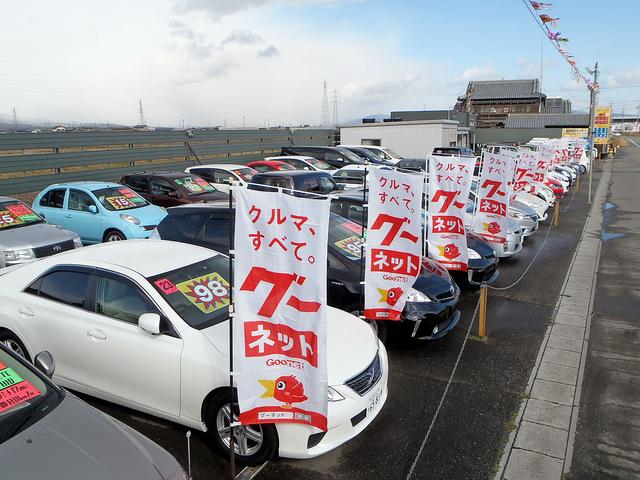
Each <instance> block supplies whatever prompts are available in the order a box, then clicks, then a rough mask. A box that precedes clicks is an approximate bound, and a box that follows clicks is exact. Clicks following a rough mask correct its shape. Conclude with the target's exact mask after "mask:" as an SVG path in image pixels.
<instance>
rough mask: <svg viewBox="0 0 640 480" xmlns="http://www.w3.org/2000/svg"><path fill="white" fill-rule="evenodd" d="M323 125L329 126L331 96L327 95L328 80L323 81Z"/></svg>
mask: <svg viewBox="0 0 640 480" xmlns="http://www.w3.org/2000/svg"><path fill="white" fill-rule="evenodd" d="M321 125H322V126H323V127H328V126H329V98H328V97H327V81H326V80H325V81H324V82H322V121H321Z"/></svg>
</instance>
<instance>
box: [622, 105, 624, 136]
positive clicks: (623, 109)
mask: <svg viewBox="0 0 640 480" xmlns="http://www.w3.org/2000/svg"><path fill="white" fill-rule="evenodd" d="M622 133H624V107H622Z"/></svg>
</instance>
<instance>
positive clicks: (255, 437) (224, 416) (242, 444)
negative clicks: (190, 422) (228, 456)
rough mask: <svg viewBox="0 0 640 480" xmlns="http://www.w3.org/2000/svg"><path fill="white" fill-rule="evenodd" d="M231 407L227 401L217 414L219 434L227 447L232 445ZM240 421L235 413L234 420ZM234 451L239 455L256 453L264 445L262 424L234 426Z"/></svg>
mask: <svg viewBox="0 0 640 480" xmlns="http://www.w3.org/2000/svg"><path fill="white" fill-rule="evenodd" d="M231 421H232V420H231V408H230V405H229V404H228V403H227V404H225V405H224V406H223V407H222V408H221V409H220V410H218V414H217V415H216V428H217V429H218V435H219V436H220V439H221V440H222V442H223V443H224V445H225V446H226V447H227V448H230V445H231V427H230V426H229V424H230V423H231ZM237 421H238V415H237V414H236V412H234V413H233V422H237ZM233 438H234V441H233V451H234V453H236V454H237V455H242V456H243V457H248V456H251V455H254V454H255V453H257V452H258V451H259V450H260V447H262V441H263V435H262V427H261V426H260V425H241V426H236V427H234V428H233Z"/></svg>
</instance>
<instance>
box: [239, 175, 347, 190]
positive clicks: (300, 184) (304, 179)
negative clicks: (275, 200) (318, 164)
mask: <svg viewBox="0 0 640 480" xmlns="http://www.w3.org/2000/svg"><path fill="white" fill-rule="evenodd" d="M249 188H250V189H252V190H262V191H275V190H277V189H278V188H282V189H283V190H284V191H287V192H288V193H289V192H290V191H293V192H292V193H293V194H294V195H297V196H305V195H304V193H301V192H309V193H317V194H322V195H326V194H329V193H331V192H334V191H336V190H344V185H343V184H340V183H336V181H335V180H334V179H333V177H332V176H331V174H330V173H328V172H318V171H313V170H312V171H309V170H292V171H283V172H264V173H256V174H255V175H254V176H253V177H251V183H250V184H249Z"/></svg>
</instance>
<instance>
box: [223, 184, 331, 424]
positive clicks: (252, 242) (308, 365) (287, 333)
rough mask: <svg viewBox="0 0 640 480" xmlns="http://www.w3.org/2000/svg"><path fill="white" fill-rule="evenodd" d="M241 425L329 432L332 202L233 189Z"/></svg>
mask: <svg viewBox="0 0 640 480" xmlns="http://www.w3.org/2000/svg"><path fill="white" fill-rule="evenodd" d="M234 198H235V202H236V222H235V244H234V250H235V260H234V290H233V304H234V310H235V317H234V322H233V346H234V357H233V362H234V371H235V375H234V379H235V384H236V387H237V389H238V401H239V404H240V423H242V424H244V425H250V424H256V423H303V424H307V425H313V426H314V427H317V428H320V429H322V430H327V353H326V352H327V350H326V309H327V241H328V238H327V237H328V228H329V200H325V199H306V198H298V197H293V196H290V195H286V194H283V193H276V192H273V193H272V192H259V191H254V190H247V189H245V188H240V189H236V190H234Z"/></svg>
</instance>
